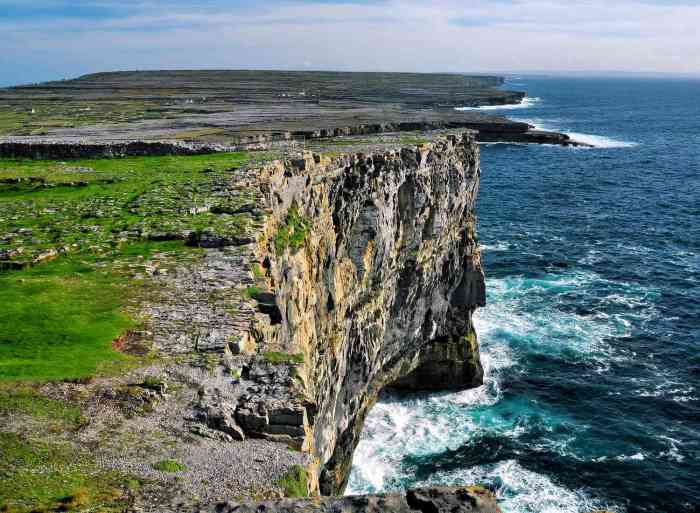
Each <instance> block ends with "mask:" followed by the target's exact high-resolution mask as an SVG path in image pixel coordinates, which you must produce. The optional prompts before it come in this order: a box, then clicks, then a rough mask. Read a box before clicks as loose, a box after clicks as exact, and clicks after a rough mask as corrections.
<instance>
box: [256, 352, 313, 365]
mask: <svg viewBox="0 0 700 513" xmlns="http://www.w3.org/2000/svg"><path fill="white" fill-rule="evenodd" d="M263 359H264V360H265V361H266V362H268V363H272V364H274V365H278V364H281V363H288V364H300V363H303V362H304V355H303V354H301V353H298V354H290V353H280V352H276V351H268V352H266V353H263Z"/></svg>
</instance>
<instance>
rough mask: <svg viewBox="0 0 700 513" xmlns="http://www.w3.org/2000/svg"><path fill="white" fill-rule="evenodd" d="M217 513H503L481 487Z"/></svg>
mask: <svg viewBox="0 0 700 513" xmlns="http://www.w3.org/2000/svg"><path fill="white" fill-rule="evenodd" d="M215 511H216V513H233V512H234V511H235V512H236V513H258V512H260V511H265V512H268V513H292V512H298V513H302V512H304V513H306V512H308V513H312V512H313V513H324V512H327V513H500V511H501V510H500V509H499V508H498V505H497V504H496V498H495V497H494V495H493V494H492V493H491V492H490V491H488V490H486V489H484V488H481V487H479V486H466V487H459V488H447V487H436V488H423V489H416V490H407V491H406V492H405V493H402V494H399V493H391V494H381V495H357V496H349V497H323V498H316V499H280V500H274V501H265V502H247V503H243V504H238V503H222V504H218V505H217V507H216V510H215Z"/></svg>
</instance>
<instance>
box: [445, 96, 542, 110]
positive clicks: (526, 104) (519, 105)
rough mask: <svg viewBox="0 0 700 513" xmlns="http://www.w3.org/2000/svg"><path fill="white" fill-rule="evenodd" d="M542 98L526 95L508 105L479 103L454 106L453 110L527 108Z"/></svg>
mask: <svg viewBox="0 0 700 513" xmlns="http://www.w3.org/2000/svg"><path fill="white" fill-rule="evenodd" d="M541 101H542V100H541V99H540V98H537V97H533V98H531V97H530V96H526V97H525V98H523V99H522V101H521V102H520V103H515V104H510V105H481V106H480V107H456V108H455V110H459V111H473V110H478V111H491V110H515V109H527V108H528V107H532V106H533V105H535V104H537V103H539V102H541Z"/></svg>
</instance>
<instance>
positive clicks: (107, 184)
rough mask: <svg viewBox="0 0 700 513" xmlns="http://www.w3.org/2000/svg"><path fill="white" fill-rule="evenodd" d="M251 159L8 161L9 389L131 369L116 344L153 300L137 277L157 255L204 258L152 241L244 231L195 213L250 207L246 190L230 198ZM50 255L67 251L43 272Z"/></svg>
mask: <svg viewBox="0 0 700 513" xmlns="http://www.w3.org/2000/svg"><path fill="white" fill-rule="evenodd" d="M248 160H249V156H248V155H247V154H245V153H230V154H214V155H204V156H190V157H139V158H124V159H93V160H81V161H71V162H70V163H62V162H53V161H28V160H0V260H1V261H4V264H2V263H0V268H2V267H1V266H2V265H4V268H5V269H6V270H5V271H0V381H8V380H22V381H46V380H65V379H80V378H86V377H89V376H93V375H95V374H99V373H104V372H108V371H109V369H110V368H114V367H115V366H117V367H118V366H119V365H121V364H128V363H129V357H128V356H125V355H123V354H121V353H119V352H117V351H115V350H114V349H113V348H112V342H113V341H114V340H115V339H116V338H117V337H119V336H120V334H122V333H124V332H125V330H128V329H130V328H132V327H134V326H135V325H136V323H137V320H135V319H132V318H130V316H129V315H128V314H127V312H126V307H127V306H128V305H129V304H130V303H133V302H134V301H138V300H139V299H140V296H143V295H144V294H146V293H148V284H147V283H145V282H144V280H138V279H135V278H134V275H135V274H138V273H139V271H143V265H144V263H145V262H148V261H149V259H151V258H153V257H154V255H155V257H156V258H158V259H159V260H162V259H163V258H166V259H167V258H170V259H173V258H175V259H176V258H178V255H182V254H185V253H192V252H193V251H195V250H194V249H191V248H186V247H185V244H184V243H183V241H178V240H171V241H159V242H156V241H149V240H148V239H149V238H151V236H152V234H153V233H164V232H166V233H167V232H172V233H179V232H182V231H200V230H203V229H207V230H211V231H213V232H214V233H216V234H217V235H222V236H235V235H238V234H240V233H243V232H245V231H246V230H247V229H248V228H249V226H250V223H251V222H252V221H251V217H250V215H247V214H241V215H221V214H214V213H211V212H208V211H206V209H201V208H198V207H202V206H211V205H215V206H219V207H226V208H228V209H229V210H230V209H235V208H236V207H237V206H240V204H242V203H243V202H245V201H246V198H247V196H246V195H245V192H243V193H237V194H235V195H232V194H229V195H226V194H222V192H221V191H223V190H226V189H225V185H226V180H230V179H231V178H230V171H229V170H231V169H233V168H237V167H238V166H240V165H241V164H244V163H246V162H247V161H248ZM3 250H4V252H5V254H4V256H3V253H2V252H3ZM51 250H54V251H56V250H58V251H60V252H59V253H58V256H57V257H55V258H54V259H53V260H51V261H46V262H42V263H36V260H37V258H40V256H41V255H42V254H45V253H47V252H49V251H51ZM52 256H53V255H52ZM33 262H34V263H33ZM7 269H14V270H7Z"/></svg>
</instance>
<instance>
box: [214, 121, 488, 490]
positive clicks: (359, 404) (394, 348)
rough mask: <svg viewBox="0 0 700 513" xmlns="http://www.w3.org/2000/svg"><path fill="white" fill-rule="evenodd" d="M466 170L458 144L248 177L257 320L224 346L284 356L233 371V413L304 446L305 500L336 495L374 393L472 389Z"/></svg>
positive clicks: (470, 155) (473, 283)
mask: <svg viewBox="0 0 700 513" xmlns="http://www.w3.org/2000/svg"><path fill="white" fill-rule="evenodd" d="M479 173H480V170H479V152H478V148H477V146H476V144H475V143H474V141H473V139H472V138H471V136H469V135H464V136H462V137H461V138H455V137H450V138H447V139H444V140H440V141H438V142H436V143H433V144H430V145H424V146H418V147H416V148H413V149H407V148H404V149H402V150H400V151H393V152H385V153H375V154H372V155H362V154H358V155H354V156H344V157H337V158H334V159H328V158H321V157H319V156H317V155H311V154H306V155H305V156H304V158H303V159H299V160H296V161H285V162H282V161H277V162H274V163H272V164H270V165H268V166H266V167H265V168H263V169H262V170H260V178H261V180H260V182H261V184H262V186H261V187H262V192H263V196H264V197H265V198H266V202H267V208H268V216H267V219H266V222H265V225H264V227H263V231H262V234H261V235H260V237H259V238H258V243H257V250H256V256H257V259H258V264H259V267H257V268H256V269H258V271H257V273H256V274H257V275H258V279H257V280H256V286H255V287H254V290H252V292H251V296H252V297H254V299H255V300H256V301H257V308H258V313H257V315H256V317H255V320H254V322H253V323H252V325H251V329H250V331H249V334H248V336H246V337H243V338H242V339H241V340H239V341H238V342H237V343H236V344H234V345H233V351H234V353H236V352H242V353H255V354H257V355H268V358H267V359H268V360H269V355H288V358H287V361H286V362H285V363H284V364H282V365H277V366H274V365H272V366H271V365H269V364H268V363H263V362H261V361H260V360H259V359H258V360H256V361H255V362H254V363H252V364H251V365H249V366H247V367H246V368H245V369H244V378H245V379H248V380H252V381H254V382H255V386H252V387H250V390H249V392H248V393H245V394H243V395H242V396H241V397H240V399H239V402H238V404H237V406H236V408H235V413H234V414H232V416H233V417H234V418H235V421H236V423H237V424H238V425H239V426H240V428H241V431H242V432H243V433H244V434H245V435H248V436H249V435H252V436H262V437H265V438H269V439H273V440H284V439H287V440H290V441H293V442H294V443H295V444H296V445H297V446H299V447H301V448H303V449H304V450H305V451H308V452H309V453H310V454H311V455H312V463H311V464H310V465H309V468H308V470H309V475H310V491H312V492H313V491H315V490H318V491H320V492H321V493H322V494H323V495H337V494H341V493H342V492H343V490H344V488H345V485H346V483H347V479H348V475H349V471H350V467H351V463H352V453H353V450H354V449H355V447H356V445H357V443H358V441H359V436H360V433H361V431H362V425H363V421H364V418H365V415H366V414H367V412H368V411H369V409H370V408H371V407H372V405H373V404H374V403H375V401H376V400H377V397H378V394H379V392H380V391H381V390H382V388H384V387H387V386H397V387H406V388H411V389H452V388H468V387H473V386H477V385H479V384H481V380H482V368H481V364H480V361H479V355H478V344H477V339H476V333H475V331H474V326H473V323H472V314H473V312H474V310H475V309H476V308H477V307H478V306H480V305H483V304H484V301H485V296H484V277H483V272H482V269H481V263H480V253H479V248H478V243H477V239H476V219H475V215H474V205H475V201H476V196H477V191H478V187H479ZM213 424H214V425H216V422H214V423H213ZM245 435H243V436H245Z"/></svg>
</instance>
